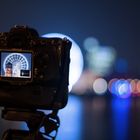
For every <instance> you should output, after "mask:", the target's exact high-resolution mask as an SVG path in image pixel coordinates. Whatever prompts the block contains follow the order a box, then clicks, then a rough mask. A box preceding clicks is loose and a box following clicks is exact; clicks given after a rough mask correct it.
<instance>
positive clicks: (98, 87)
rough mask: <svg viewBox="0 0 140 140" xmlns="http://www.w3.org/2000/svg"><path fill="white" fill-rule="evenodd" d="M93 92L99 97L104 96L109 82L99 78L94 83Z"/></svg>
mask: <svg viewBox="0 0 140 140" xmlns="http://www.w3.org/2000/svg"><path fill="white" fill-rule="evenodd" d="M93 90H94V92H95V93H96V94H98V95H103V94H105V92H106V91H107V81H106V80H105V79H103V78H98V79H96V80H95V81H94V83H93Z"/></svg>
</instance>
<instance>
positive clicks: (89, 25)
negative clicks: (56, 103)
mask: <svg viewBox="0 0 140 140" xmlns="http://www.w3.org/2000/svg"><path fill="white" fill-rule="evenodd" d="M139 7H140V1H138V0H129V1H122V0H113V1H105V0H82V1H81V0H67V1H65V0H59V1H54V0H51V1H47V0H36V1H34V0H29V1H26V0H24V1H19V0H12V1H10V0H4V1H2V2H0V17H1V18H0V21H1V22H0V32H5V31H7V32H8V31H9V30H10V28H11V27H12V26H14V25H15V24H19V25H20V24H21V25H29V26H31V27H33V28H35V29H37V31H38V32H39V34H40V36H42V35H46V34H48V33H60V34H63V35H66V36H68V37H70V38H71V39H72V40H73V41H74V42H75V43H76V45H75V43H73V47H75V46H78V47H79V48H80V50H81V53H82V57H80V59H81V60H82V62H83V67H82V68H81V67H80V68H81V69H82V73H81V75H80V78H79V79H78V80H77V81H76V83H75V84H74V85H73V86H72V87H71V93H70V94H69V102H68V104H67V106H66V108H64V109H63V110H61V111H60V113H59V116H60V119H61V126H60V129H59V132H58V136H57V140H139V139H140V134H139V130H140V109H139V108H140V99H139V97H140V64H139V60H140V55H139V54H140V47H139V46H140V41H139V38H140V8H139ZM55 35H56V34H55ZM71 52H72V51H71ZM79 54H80V53H79V52H78V51H74V53H73V54H71V57H72V59H71V60H73V62H77V60H78V62H79V63H80V62H81V61H80V60H79V57H78V56H79ZM71 69H72V70H73V71H72V76H74V77H75V75H76V73H77V69H79V66H78V65H73V66H72V65H71ZM78 74H79V73H78ZM71 79H72V78H71ZM0 122H1V123H0V124H1V125H0V135H2V132H3V131H4V130H5V129H7V128H9V127H11V128H13V127H16V128H25V129H26V126H25V125H24V124H21V123H18V124H15V123H13V122H7V121H4V120H0Z"/></svg>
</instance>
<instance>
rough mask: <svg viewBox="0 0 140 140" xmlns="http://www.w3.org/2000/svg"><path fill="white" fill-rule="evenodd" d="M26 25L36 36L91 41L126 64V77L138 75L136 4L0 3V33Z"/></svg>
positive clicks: (139, 15)
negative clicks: (53, 34)
mask: <svg viewBox="0 0 140 140" xmlns="http://www.w3.org/2000/svg"><path fill="white" fill-rule="evenodd" d="M15 24H19V25H29V26H30V27H34V28H35V29H37V30H38V32H39V34H40V35H43V34H46V33H51V32H59V33H63V34H66V35H68V36H70V37H71V38H73V39H74V40H75V41H76V42H77V43H78V44H79V46H80V47H81V49H83V41H84V40H85V39H86V38H87V37H89V36H92V37H95V38H97V39H98V40H99V42H100V44H101V45H103V46H112V47H114V48H115V49H116V51H117V56H118V58H124V59H126V60H127V62H128V71H127V74H128V75H130V76H132V77H136V76H137V78H138V76H139V75H140V62H139V59H140V41H139V38H140V1H139V0H127V1H125V0H112V1H105V0H102V1H101V0H59V1H58V0H56V1H54V0H50V1H49V0H24V1H23V0H22V1H19V0H12V1H11V0H9V1H8V0H3V1H1V2H0V32H5V31H9V29H10V28H11V27H12V26H13V25H15Z"/></svg>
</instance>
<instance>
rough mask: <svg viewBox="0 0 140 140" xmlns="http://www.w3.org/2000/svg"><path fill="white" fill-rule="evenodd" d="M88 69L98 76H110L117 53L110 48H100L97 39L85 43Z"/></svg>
mask: <svg viewBox="0 0 140 140" xmlns="http://www.w3.org/2000/svg"><path fill="white" fill-rule="evenodd" d="M84 49H85V51H86V59H87V64H88V68H89V69H91V70H92V71H93V72H94V73H95V74H96V75H97V76H108V75H109V74H110V73H111V70H112V66H113V64H114V62H115V59H116V51H115V49H114V48H113V47H110V46H100V45H99V42H98V40H97V39H96V38H93V37H88V38H87V39H85V41H84Z"/></svg>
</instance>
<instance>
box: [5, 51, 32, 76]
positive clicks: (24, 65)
mask: <svg viewBox="0 0 140 140" xmlns="http://www.w3.org/2000/svg"><path fill="white" fill-rule="evenodd" d="M8 63H11V64H12V66H13V67H14V68H13V73H15V74H16V73H19V72H20V70H28V69H29V63H28V60H27V58H26V57H25V56H24V55H23V54H21V53H11V54H9V55H8V56H6V58H5V60H4V63H3V69H4V71H6V65H7V64H8Z"/></svg>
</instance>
